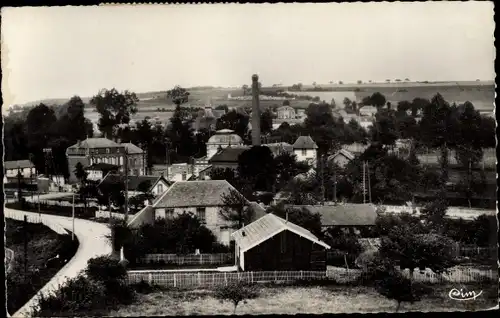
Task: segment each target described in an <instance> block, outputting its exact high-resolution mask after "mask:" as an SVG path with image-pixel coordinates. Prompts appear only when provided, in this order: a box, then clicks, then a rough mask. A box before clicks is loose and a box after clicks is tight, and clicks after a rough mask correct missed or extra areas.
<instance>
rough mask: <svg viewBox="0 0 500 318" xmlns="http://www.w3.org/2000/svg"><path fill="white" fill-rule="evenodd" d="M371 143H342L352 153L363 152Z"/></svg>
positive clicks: (358, 153)
mask: <svg viewBox="0 0 500 318" xmlns="http://www.w3.org/2000/svg"><path fill="white" fill-rule="evenodd" d="M369 146H370V145H365V144H362V143H357V142H355V143H352V144H349V145H342V149H344V150H347V151H348V152H350V153H352V154H353V155H360V154H362V153H363V152H364V151H365V150H366V149H367V148H368V147H369Z"/></svg>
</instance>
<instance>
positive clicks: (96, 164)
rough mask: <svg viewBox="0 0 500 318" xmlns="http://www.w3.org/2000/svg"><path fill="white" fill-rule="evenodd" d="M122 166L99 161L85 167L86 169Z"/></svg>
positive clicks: (110, 168) (106, 168)
mask: <svg viewBox="0 0 500 318" xmlns="http://www.w3.org/2000/svg"><path fill="white" fill-rule="evenodd" d="M118 168H120V166H117V165H112V164H110V163H104V162H99V163H94V164H93V165H90V166H88V167H85V170H101V171H102V170H112V169H118Z"/></svg>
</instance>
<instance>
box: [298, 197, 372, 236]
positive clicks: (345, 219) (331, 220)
mask: <svg viewBox="0 0 500 318" xmlns="http://www.w3.org/2000/svg"><path fill="white" fill-rule="evenodd" d="M288 207H290V208H297V209H306V210H307V211H309V212H311V213H319V215H320V216H321V227H322V229H323V230H327V229H328V228H337V229H341V230H342V231H350V232H352V233H354V234H358V235H361V236H363V233H366V232H370V231H371V230H372V229H373V227H374V226H375V221H376V219H377V209H376V207H375V205H373V204H354V203H340V204H331V205H290V206H288Z"/></svg>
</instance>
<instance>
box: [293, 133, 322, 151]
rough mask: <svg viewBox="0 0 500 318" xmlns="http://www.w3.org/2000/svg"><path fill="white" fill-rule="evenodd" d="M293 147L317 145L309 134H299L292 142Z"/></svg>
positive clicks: (300, 147) (311, 147)
mask: <svg viewBox="0 0 500 318" xmlns="http://www.w3.org/2000/svg"><path fill="white" fill-rule="evenodd" d="M293 148H294V149H317V148H318V145H316V143H315V142H314V140H312V138H311V137H310V136H300V137H299V138H297V140H296V141H295V143H294V144H293Z"/></svg>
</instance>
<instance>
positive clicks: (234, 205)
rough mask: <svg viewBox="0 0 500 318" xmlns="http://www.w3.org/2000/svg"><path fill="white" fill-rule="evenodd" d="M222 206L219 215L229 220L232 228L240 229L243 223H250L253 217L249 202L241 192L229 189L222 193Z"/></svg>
mask: <svg viewBox="0 0 500 318" xmlns="http://www.w3.org/2000/svg"><path fill="white" fill-rule="evenodd" d="M222 202H223V203H224V206H223V207H222V208H221V210H220V215H221V217H222V218H223V219H224V220H225V221H227V222H230V224H231V227H232V228H233V229H240V228H242V227H243V226H244V225H245V224H250V223H251V222H252V220H253V217H254V211H253V209H252V208H251V207H250V205H249V202H248V200H247V199H245V197H244V196H243V195H241V193H239V192H238V191H237V190H235V189H230V191H229V193H227V194H222Z"/></svg>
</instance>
